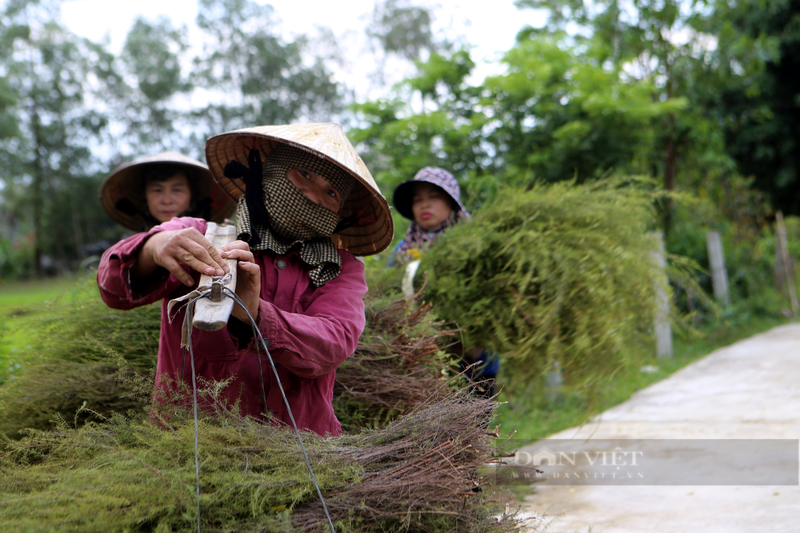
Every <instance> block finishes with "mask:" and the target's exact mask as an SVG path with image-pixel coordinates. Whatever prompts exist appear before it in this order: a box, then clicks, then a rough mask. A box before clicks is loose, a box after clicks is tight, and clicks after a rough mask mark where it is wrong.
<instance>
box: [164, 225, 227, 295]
mask: <svg viewBox="0 0 800 533" xmlns="http://www.w3.org/2000/svg"><path fill="white" fill-rule="evenodd" d="M162 239H163V241H160V245H159V247H158V250H157V251H156V253H155V255H154V260H155V262H156V264H158V265H160V266H162V267H164V268H166V269H167V270H169V271H170V272H171V273H172V274H174V275H175V277H177V278H178V279H180V280H181V281H183V282H184V283H187V282H186V281H185V276H182V275H181V272H184V271H183V269H182V268H181V266H180V265H179V264H177V263H184V264H185V265H187V266H188V267H189V268H191V269H193V270H196V271H197V272H200V273H201V274H207V275H209V276H222V275H223V274H225V273H226V272H230V268H229V267H228V265H227V263H226V262H225V260H223V259H222V256H221V255H220V253H219V251H218V250H217V249H216V248H214V245H213V244H211V242H209V240H208V239H206V238H205V237H204V236H203V235H202V234H201V233H200V232H199V231H197V230H196V229H194V228H186V229H182V230H178V231H174V232H170V233H169V234H168V235H166V236H165V237H163V238H162ZM187 284H188V285H191V283H187Z"/></svg>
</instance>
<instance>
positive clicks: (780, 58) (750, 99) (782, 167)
mask: <svg viewBox="0 0 800 533" xmlns="http://www.w3.org/2000/svg"><path fill="white" fill-rule="evenodd" d="M713 6H714V11H713V12H711V13H710V14H709V16H708V17H707V18H706V19H705V22H706V23H707V31H708V32H709V33H713V34H714V35H715V36H717V38H718V47H717V50H716V51H715V54H714V61H715V68H716V69H717V71H718V73H719V75H720V77H721V78H722V79H723V80H724V81H725V83H724V84H722V86H721V87H720V91H719V92H718V94H716V95H713V97H710V98H709V99H708V103H707V105H708V106H709V107H710V108H712V109H714V110H715V111H716V113H717V116H718V117H719V120H720V122H721V123H722V124H724V125H725V127H726V141H727V142H726V145H727V149H728V151H729V152H730V154H731V155H732V156H733V158H734V159H735V160H736V162H737V163H738V165H739V169H740V170H741V172H742V173H743V174H745V175H748V176H754V177H755V182H754V184H755V186H756V187H757V188H758V189H760V190H762V191H764V192H766V193H768V194H769V195H770V197H771V200H772V202H773V204H774V205H775V207H777V208H779V209H782V210H783V211H784V212H786V213H792V214H800V78H798V76H797V73H798V72H800V1H798V0H771V1H769V2H766V1H763V0H741V1H736V2H732V1H730V0H718V1H715V2H714V3H713Z"/></svg>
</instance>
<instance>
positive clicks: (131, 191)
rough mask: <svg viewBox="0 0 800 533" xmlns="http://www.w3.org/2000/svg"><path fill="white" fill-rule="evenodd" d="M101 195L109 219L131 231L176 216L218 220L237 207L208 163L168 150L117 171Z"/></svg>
mask: <svg viewBox="0 0 800 533" xmlns="http://www.w3.org/2000/svg"><path fill="white" fill-rule="evenodd" d="M99 197H100V203H101V205H102V206H103V209H105V211H106V213H108V216H109V217H111V219H112V220H114V221H115V222H117V223H118V224H120V225H121V226H124V227H126V228H128V229H130V230H133V231H147V230H149V229H150V228H152V227H153V226H156V225H158V224H159V223H161V222H166V221H168V220H170V219H171V218H173V217H176V216H190V217H196V218H203V219H206V220H211V221H213V222H222V221H223V220H225V218H227V217H229V216H231V215H232V214H233V211H234V210H235V209H236V202H234V201H233V200H232V199H231V198H229V197H228V195H227V194H226V193H225V190H224V189H222V188H221V187H220V186H219V185H218V184H217V183H216V182H215V181H214V180H213V178H212V177H211V172H209V170H208V167H207V166H206V165H204V164H203V163H201V162H200V161H197V160H195V159H192V158H191V157H187V156H185V155H182V154H179V153H177V152H169V151H168V152H161V153H160V154H156V155H152V156H148V157H143V158H140V159H137V160H135V161H132V162H130V163H126V164H124V165H121V166H119V167H117V168H116V169H114V171H113V172H112V173H111V174H109V175H108V177H107V178H106V179H105V180H104V181H103V184H102V185H101V186H100V193H99Z"/></svg>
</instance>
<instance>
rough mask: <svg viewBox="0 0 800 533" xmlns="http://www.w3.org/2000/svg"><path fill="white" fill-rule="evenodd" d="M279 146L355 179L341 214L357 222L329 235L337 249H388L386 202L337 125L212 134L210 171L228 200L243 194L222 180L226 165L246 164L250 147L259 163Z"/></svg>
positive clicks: (390, 230)
mask: <svg viewBox="0 0 800 533" xmlns="http://www.w3.org/2000/svg"><path fill="white" fill-rule="evenodd" d="M278 144H285V145H289V146H294V147H295V148H299V149H301V150H305V151H306V152H310V153H312V154H315V155H317V156H319V157H320V158H322V159H324V160H325V161H327V162H329V163H330V164H331V165H334V166H335V167H338V168H339V169H341V170H344V171H345V172H347V173H348V174H349V175H350V176H352V177H353V178H354V179H355V180H356V185H355V186H354V187H353V189H352V190H351V191H350V194H349V195H348V196H347V199H346V200H345V203H344V205H343V206H342V209H341V210H340V211H339V213H340V214H341V216H342V218H345V217H348V216H351V215H354V214H355V215H357V217H358V222H357V223H356V225H354V226H351V227H349V228H347V229H345V230H343V231H341V232H339V233H335V234H334V235H332V236H331V238H332V239H333V242H334V244H336V246H337V247H339V248H342V249H344V250H347V251H349V252H350V253H352V254H354V255H372V254H376V253H378V252H381V251H383V250H384V249H386V247H387V246H389V243H390V242H391V241H392V236H393V234H394V222H393V221H392V216H391V214H390V213H389V204H388V203H387V202H386V199H385V198H384V197H383V195H381V191H380V189H378V186H377V184H376V183H375V180H374V179H373V178H372V174H370V172H369V170H367V166H366V165H365V164H364V162H363V161H362V160H361V157H359V155H358V154H357V153H356V151H355V148H353V145H352V144H350V141H349V140H348V139H347V137H346V136H345V134H344V131H343V130H342V127H341V126H340V125H339V124H334V123H323V124H293V125H286V126H259V127H255V128H245V129H242V130H236V131H230V132H227V133H222V134H220V135H215V136H214V137H211V138H210V139H209V140H208V141H207V142H206V161H208V168H209V170H211V174H212V175H213V176H214V179H215V180H216V181H217V183H219V184H220V185H221V186H222V188H223V189H225V191H226V192H227V193H228V194H229V195H230V197H231V198H233V199H235V200H238V199H239V198H240V197H241V196H242V195H243V194H244V192H245V188H246V187H245V184H244V181H242V180H241V179H231V178H227V177H225V175H224V173H223V170H224V168H225V165H227V164H228V162H229V161H233V160H234V159H235V160H236V161H239V162H240V163H242V164H243V165H245V166H247V165H248V164H249V162H248V155H249V153H250V150H251V149H253V148H258V149H259V151H260V152H261V159H262V161H263V160H265V159H266V156H267V154H269V153H270V152H271V151H272V150H273V148H275V147H276V146H277V145H278Z"/></svg>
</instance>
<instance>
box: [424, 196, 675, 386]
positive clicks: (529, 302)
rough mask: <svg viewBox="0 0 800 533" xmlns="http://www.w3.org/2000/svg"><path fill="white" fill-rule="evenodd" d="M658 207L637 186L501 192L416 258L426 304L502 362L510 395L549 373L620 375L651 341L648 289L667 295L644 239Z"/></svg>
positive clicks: (584, 377)
mask: <svg viewBox="0 0 800 533" xmlns="http://www.w3.org/2000/svg"><path fill="white" fill-rule="evenodd" d="M656 199H657V197H656V194H654V193H653V192H652V189H651V188H650V187H649V184H648V183H647V182H643V183H642V182H636V181H635V180H633V181H628V182H622V181H619V180H603V181H598V182H593V183H591V184H586V185H576V184H574V183H557V184H552V185H537V186H534V187H533V188H531V189H529V190H507V191H504V192H501V193H500V194H499V195H498V197H497V198H495V199H494V201H492V202H491V203H490V204H488V205H485V206H484V207H483V208H482V209H481V210H480V211H479V212H477V213H476V214H475V216H474V217H473V219H472V220H471V221H470V222H468V223H464V224H459V225H457V226H455V227H454V228H453V229H451V230H449V231H448V232H447V233H446V234H445V235H443V236H442V237H441V238H440V239H439V240H438V241H437V243H436V245H435V246H433V247H432V249H431V250H430V251H429V252H427V253H426V254H425V255H424V257H423V260H422V264H421V266H420V272H427V274H428V289H427V291H426V292H425V297H426V299H428V300H429V301H431V302H432V303H433V305H434V307H435V309H436V312H437V314H438V315H439V316H440V317H441V318H443V319H445V320H449V321H452V322H454V323H456V324H457V325H458V327H459V328H462V329H463V330H464V337H465V339H466V341H465V344H466V345H467V346H484V347H486V348H489V349H492V350H495V351H497V352H499V353H501V355H502V356H503V358H504V362H503V369H504V372H506V375H507V376H509V377H511V376H513V379H509V380H508V384H509V385H512V386H513V385H514V384H522V383H527V382H530V381H531V380H532V379H535V378H538V377H540V376H542V375H543V373H544V372H545V371H546V370H547V369H550V368H553V367H554V366H556V364H558V366H559V367H560V368H561V369H562V370H563V372H564V374H565V376H566V377H567V379H568V382H569V383H570V384H571V385H574V386H580V385H585V384H587V383H588V382H591V381H592V380H593V379H595V378H598V377H600V376H602V375H608V374H609V373H611V372H613V371H615V370H617V369H618V368H619V367H620V365H623V364H625V363H626V357H628V354H629V353H630V350H626V349H625V347H626V345H627V346H630V345H631V344H632V343H633V342H635V341H636V340H637V339H641V338H643V337H648V336H649V335H650V334H651V331H652V329H653V317H654V315H655V313H656V309H657V293H658V291H657V287H658V286H660V287H661V289H663V290H664V291H667V294H669V287H668V285H667V277H666V276H665V275H664V271H663V269H662V268H660V267H659V266H658V264H657V262H656V261H655V260H654V258H653V253H654V252H655V251H656V246H657V241H656V240H655V239H654V238H653V236H652V235H649V234H648V230H649V229H650V228H651V227H652V225H653V223H654V209H653V206H654V203H655V200H656ZM670 260H671V263H672V265H673V266H672V267H671V268H673V269H675V268H677V267H676V266H675V265H678V266H679V267H681V268H683V267H684V266H685V262H683V261H682V260H681V259H680V258H674V257H671V258H670ZM681 268H678V270H676V272H679V273H680V272H685V271H684V270H681ZM684 280H685V279H684Z"/></svg>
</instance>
